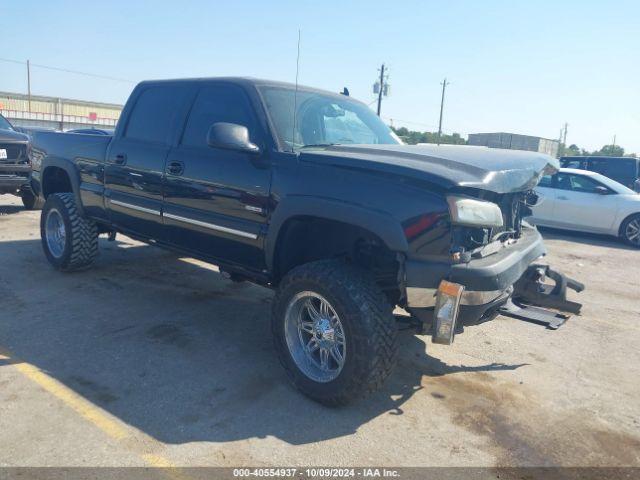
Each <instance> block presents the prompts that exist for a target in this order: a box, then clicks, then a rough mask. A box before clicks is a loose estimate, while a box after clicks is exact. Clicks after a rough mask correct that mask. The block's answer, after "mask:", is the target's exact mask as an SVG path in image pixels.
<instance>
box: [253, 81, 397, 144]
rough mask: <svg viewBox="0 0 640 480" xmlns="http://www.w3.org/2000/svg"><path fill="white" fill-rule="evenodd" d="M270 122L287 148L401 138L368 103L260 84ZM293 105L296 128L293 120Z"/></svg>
mask: <svg viewBox="0 0 640 480" xmlns="http://www.w3.org/2000/svg"><path fill="white" fill-rule="evenodd" d="M260 91H261V93H262V96H263V98H264V102H265V104H266V108H267V111H268V114H269V117H270V118H271V122H272V123H273V126H274V127H275V129H276V133H277V135H278V139H279V140H280V143H281V144H282V145H283V146H285V148H286V149H287V150H290V151H294V150H299V149H301V148H304V147H312V146H325V145H343V144H398V143H400V141H399V140H398V138H397V137H396V136H395V135H394V133H393V132H392V131H391V130H390V129H389V127H387V126H386V125H385V124H384V122H383V121H382V120H380V118H379V117H378V116H377V115H376V114H375V113H373V112H372V111H371V110H370V109H369V108H368V107H367V106H366V105H364V104H362V103H360V102H357V101H355V100H352V99H350V98H349V97H344V98H341V97H340V96H337V95H336V96H332V95H323V94H321V93H317V92H310V91H305V90H298V93H297V95H296V92H295V90H294V89H291V88H282V87H261V88H260ZM294 105H295V107H296V112H295V128H293V123H294Z"/></svg>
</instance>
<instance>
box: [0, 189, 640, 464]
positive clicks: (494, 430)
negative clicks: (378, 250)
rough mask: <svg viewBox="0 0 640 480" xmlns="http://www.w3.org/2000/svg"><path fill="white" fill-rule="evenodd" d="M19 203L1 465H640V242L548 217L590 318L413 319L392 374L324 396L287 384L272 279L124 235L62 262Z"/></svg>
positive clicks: (8, 213) (9, 242)
mask: <svg viewBox="0 0 640 480" xmlns="http://www.w3.org/2000/svg"><path fill="white" fill-rule="evenodd" d="M18 205H19V200H18V199H16V198H14V197H8V196H4V197H0V432H2V435H0V466H2V465H4V466H7V465H10V466H11V465H19V466H93V465H96V466H98V465H99V466H107V465H109V466H120V465H184V466H204V465H221V466H242V465H244V466H246V465H256V466H260V465H292V466H293V465H345V466H346V465H356V466H358V465H360V466H361V465H371V464H375V465H393V466H422V465H429V466H442V465H458V466H495V465H518V466H520V465H581V466H586V465H599V466H622V465H634V466H640V387H639V386H638V379H639V378H640V349H639V348H638V345H640V322H639V320H640V315H639V314H638V312H639V311H640V299H639V297H638V290H639V287H640V276H638V273H637V272H638V266H640V251H633V250H630V249H628V248H626V247H625V246H623V245H621V244H618V243H616V242H615V241H611V240H608V239H603V238H602V237H592V236H591V237H584V236H580V235H567V234H561V233H558V232H547V231H545V232H543V234H544V235H545V236H546V237H547V238H548V240H547V245H548V247H549V250H550V255H549V261H550V262H551V263H552V264H553V265H555V266H556V267H558V268H559V269H561V270H563V271H565V272H566V273H568V274H569V275H571V276H573V277H575V278H577V279H579V280H581V281H583V282H585V283H586V284H587V291H585V292H584V293H583V294H582V295H580V296H579V298H580V299H581V301H583V302H584V304H585V306H584V312H583V315H582V316H581V317H574V318H572V319H571V320H569V321H568V322H567V323H566V324H565V325H564V326H562V327H561V328H560V329H559V330H557V331H550V330H545V329H543V328H542V327H540V326H536V325H532V324H528V323H525V322H521V321H518V320H515V319H510V318H503V317H499V318H498V319H496V320H495V321H493V322H489V323H486V324H483V325H480V326H477V327H473V328H468V329H467V330H466V331H465V333H464V334H463V335H460V336H458V337H456V341H455V343H454V345H453V346H452V347H445V346H440V345H434V344H431V343H430V342H429V340H428V338H426V337H423V336H415V335H411V334H410V333H409V332H403V333H402V335H401V356H400V362H399V365H398V368H397V369H396V370H395V372H394V374H393V376H392V377H391V378H390V379H389V381H388V382H387V383H386V384H385V387H384V388H383V389H382V390H381V391H380V392H378V393H377V394H375V395H374V396H372V397H370V398H368V399H366V400H364V401H361V402H359V403H357V404H355V405H353V406H350V407H348V408H341V409H327V408H324V407H322V406H319V405H317V404H315V403H313V402H311V401H309V400H308V399H306V398H305V397H303V396H302V395H300V394H298V393H297V392H296V391H295V390H294V389H293V388H292V387H290V386H289V385H288V383H287V381H286V378H285V374H284V372H283V371H282V369H281V368H280V366H279V364H278V361H277V359H276V356H275V354H274V352H273V350H272V344H271V336H270V333H269V313H270V301H271V297H272V294H271V292H270V291H268V290H266V289H262V288H259V287H256V286H253V285H250V284H235V283H232V282H229V281H226V280H224V279H223V278H222V277H221V276H220V275H219V274H218V273H217V270H216V269H215V268H214V267H211V266H209V265H206V264H204V263H201V262H198V261H195V260H191V259H187V258H181V257H179V256H177V255H175V254H172V253H167V252H165V251H162V250H159V249H157V248H154V247H149V246H146V245H143V244H140V243H138V242H134V241H132V240H130V239H128V238H126V237H123V236H119V237H118V240H117V241H116V242H113V243H108V242H107V241H106V240H101V256H100V257H99V260H98V262H97V264H96V265H95V267H94V268H93V269H91V270H89V271H86V272H81V273H74V274H60V273H57V272H55V271H54V270H53V269H52V268H51V267H50V266H49V265H48V264H47V263H46V261H45V259H44V256H43V254H42V251H41V247H40V237H39V224H38V222H39V212H25V211H23V210H22V209H21V208H19V206H18ZM576 298H578V296H576Z"/></svg>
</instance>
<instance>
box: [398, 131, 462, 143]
mask: <svg viewBox="0 0 640 480" xmlns="http://www.w3.org/2000/svg"><path fill="white" fill-rule="evenodd" d="M391 129H392V130H393V131H394V132H395V134H396V135H398V136H399V137H400V138H401V139H402V141H403V142H405V143H408V144H409V145H415V144H417V143H438V133H437V132H417V131H414V130H408V129H407V128H406V127H400V128H394V127H391ZM440 143H443V144H449V145H466V144H467V141H466V140H465V139H464V138H462V136H461V135H460V134H459V133H452V134H451V135H447V134H443V135H442V136H441V138H440Z"/></svg>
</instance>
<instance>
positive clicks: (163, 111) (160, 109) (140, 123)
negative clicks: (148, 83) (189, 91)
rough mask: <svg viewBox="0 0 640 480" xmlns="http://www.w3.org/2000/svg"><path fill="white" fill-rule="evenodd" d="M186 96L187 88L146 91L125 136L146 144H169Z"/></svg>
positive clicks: (132, 114)
mask: <svg viewBox="0 0 640 480" xmlns="http://www.w3.org/2000/svg"><path fill="white" fill-rule="evenodd" d="M185 94H186V89H185V88H182V87H176V86H175V85H166V86H165V85H163V86H154V87H149V88H147V89H145V90H144V91H143V92H142V93H141V94H140V96H139V97H138V100H137V101H136V103H135V105H134V106H133V110H132V112H131V115H130V116H129V123H128V124H127V130H126V132H125V135H124V136H125V137H126V138H132V139H135V140H142V141H146V142H156V143H167V142H168V141H169V134H170V133H171V127H172V125H173V122H174V119H175V115H176V113H177V112H178V111H179V108H180V106H181V105H182V102H183V101H184V98H185Z"/></svg>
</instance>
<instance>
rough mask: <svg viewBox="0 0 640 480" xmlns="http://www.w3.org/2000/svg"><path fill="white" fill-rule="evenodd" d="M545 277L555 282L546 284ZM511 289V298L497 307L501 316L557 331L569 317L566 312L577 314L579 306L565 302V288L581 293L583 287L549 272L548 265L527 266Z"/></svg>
mask: <svg viewBox="0 0 640 480" xmlns="http://www.w3.org/2000/svg"><path fill="white" fill-rule="evenodd" d="M547 277H548V278H550V279H551V280H552V281H553V282H554V283H553V284H551V285H550V284H547V283H545V281H546V279H547ZM513 287H514V290H513V296H512V298H511V299H509V301H507V303H505V304H504V305H503V306H502V307H500V313H501V314H502V315H506V316H508V317H513V318H517V319H519V320H524V321H526V322H531V323H537V324H538V325H545V326H546V327H547V328H549V329H551V330H557V329H558V328H560V327H561V326H562V325H563V324H564V323H565V322H566V321H567V320H569V318H571V315H567V313H574V314H576V315H579V314H580V309H581V308H582V304H581V303H578V302H572V301H570V300H567V288H570V289H571V290H575V291H576V292H578V293H579V292H582V291H583V290H584V284H583V283H580V282H578V281H577V280H574V279H572V278H569V277H567V276H566V275H564V274H562V273H560V272H556V271H555V270H552V269H551V267H550V266H549V265H540V264H534V265H531V266H529V268H527V270H526V271H525V272H524V274H523V275H522V277H520V280H518V281H517V282H516V283H515V285H514V286H513ZM541 307H548V308H552V309H554V310H559V311H560V312H567V313H560V312H555V311H552V310H547V309H546V308H541Z"/></svg>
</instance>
